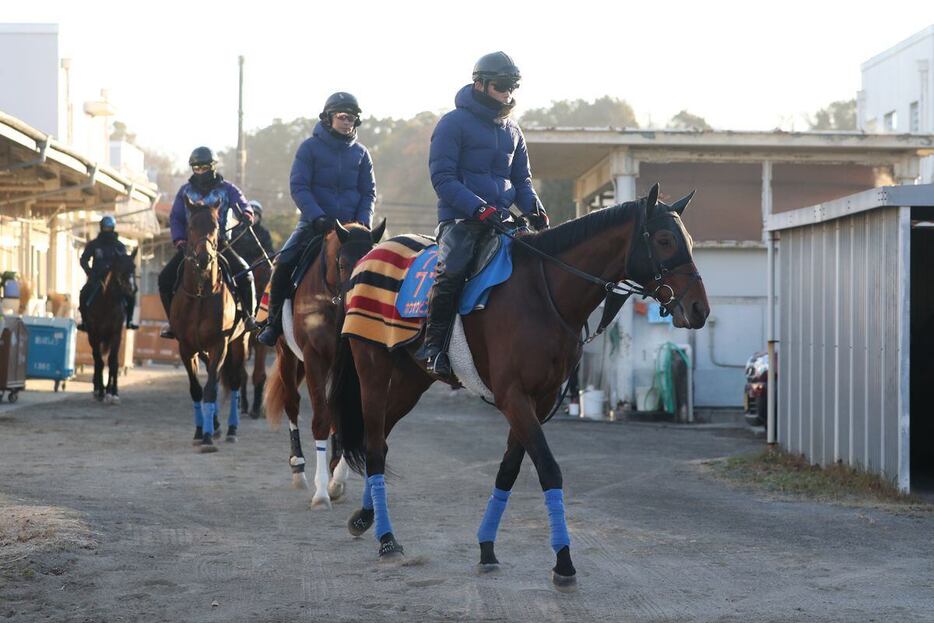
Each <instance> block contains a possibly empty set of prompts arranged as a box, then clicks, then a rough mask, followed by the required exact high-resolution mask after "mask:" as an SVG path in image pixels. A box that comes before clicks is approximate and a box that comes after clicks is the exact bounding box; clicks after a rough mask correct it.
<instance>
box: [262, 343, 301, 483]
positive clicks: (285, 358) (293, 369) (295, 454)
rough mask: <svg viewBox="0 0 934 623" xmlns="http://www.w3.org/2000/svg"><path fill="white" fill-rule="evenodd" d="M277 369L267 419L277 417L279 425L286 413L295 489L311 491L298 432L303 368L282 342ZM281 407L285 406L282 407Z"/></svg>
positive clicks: (290, 463) (290, 462)
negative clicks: (282, 414)
mask: <svg viewBox="0 0 934 623" xmlns="http://www.w3.org/2000/svg"><path fill="white" fill-rule="evenodd" d="M276 352H277V356H276V368H277V370H276V371H275V372H274V373H273V382H272V384H271V386H270V390H269V395H268V396H267V397H266V398H267V400H269V401H270V407H269V409H267V410H266V417H267V418H274V420H275V424H276V425H278V422H279V418H280V417H281V413H282V411H283V410H284V411H285V414H286V415H287V416H288V418H289V445H290V448H291V450H290V452H289V467H290V468H291V470H292V486H293V487H295V488H296V489H308V479H307V478H305V455H304V453H303V452H302V437H301V433H300V432H299V429H298V411H299V407H300V406H301V400H302V397H301V394H299V393H298V382H299V378H300V377H301V374H302V366H301V365H300V362H299V361H298V358H296V357H295V355H294V354H293V353H292V351H291V349H290V348H289V347H288V346H285V345H283V343H282V342H281V341H280V342H279V343H278V345H277V346H276ZM280 405H281V406H280Z"/></svg>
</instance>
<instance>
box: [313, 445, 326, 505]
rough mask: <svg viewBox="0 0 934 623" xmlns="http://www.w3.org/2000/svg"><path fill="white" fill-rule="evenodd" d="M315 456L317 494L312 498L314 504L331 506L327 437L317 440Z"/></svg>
mask: <svg viewBox="0 0 934 623" xmlns="http://www.w3.org/2000/svg"><path fill="white" fill-rule="evenodd" d="M315 456H316V457H317V459H318V460H317V462H316V466H315V495H314V497H313V498H312V499H311V505H312V506H322V505H323V506H326V507H328V508H330V507H331V498H330V496H329V495H328V480H330V473H329V470H328V441H327V439H323V440H320V441H319V440H317V439H316V440H315Z"/></svg>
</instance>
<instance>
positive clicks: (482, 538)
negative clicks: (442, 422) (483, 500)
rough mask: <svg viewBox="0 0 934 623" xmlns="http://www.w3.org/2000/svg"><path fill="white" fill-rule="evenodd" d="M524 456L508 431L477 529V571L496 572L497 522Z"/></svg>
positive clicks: (497, 567)
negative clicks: (478, 554) (478, 549)
mask: <svg viewBox="0 0 934 623" xmlns="http://www.w3.org/2000/svg"><path fill="white" fill-rule="evenodd" d="M524 456H525V449H524V448H523V447H522V445H521V444H520V443H519V440H518V439H517V438H516V436H515V435H513V434H512V432H511V431H510V433H509V437H508V438H507V439H506V452H505V454H503V460H502V462H501V463H500V464H499V471H498V472H497V473H496V485H495V486H494V487H493V493H492V494H491V495H490V499H489V501H488V502H487V505H486V512H485V513H484V514H483V520H482V521H481V522H480V528H479V529H478V530H477V542H478V543H480V564H479V565H477V570H478V571H479V572H480V573H488V572H490V571H496V570H498V569H499V560H497V559H496V553H495V552H494V549H493V544H494V542H495V541H496V533H497V531H498V530H499V521H500V519H501V518H502V517H503V512H504V511H505V510H506V503H507V502H508V501H509V494H510V493H512V486H513V485H514V484H515V483H516V478H518V477H519V469H520V468H521V467H522V458H523V457H524Z"/></svg>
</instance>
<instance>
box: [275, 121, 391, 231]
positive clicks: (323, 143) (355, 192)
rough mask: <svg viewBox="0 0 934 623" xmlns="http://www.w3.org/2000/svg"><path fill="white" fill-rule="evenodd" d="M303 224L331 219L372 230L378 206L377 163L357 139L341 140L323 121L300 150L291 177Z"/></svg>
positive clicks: (296, 154) (293, 164)
mask: <svg viewBox="0 0 934 623" xmlns="http://www.w3.org/2000/svg"><path fill="white" fill-rule="evenodd" d="M289 188H290V190H291V191H292V200H293V201H294V202H295V205H296V206H298V209H299V210H300V211H301V213H302V218H301V220H302V221H305V222H307V223H310V222H312V221H313V220H315V219H316V218H318V217H320V216H330V217H331V218H335V219H337V220H338V221H340V222H341V223H348V222H351V221H356V222H357V223H361V224H362V225H366V226H367V227H369V226H370V223H371V221H372V220H373V204H374V203H375V202H376V180H374V178H373V160H372V159H371V158H370V152H368V151H367V149H366V147H364V146H363V145H361V144H360V143H358V142H357V138H356V136H352V137H347V138H346V139H342V138H338V137H336V136H334V135H333V134H331V132H330V130H329V129H328V128H327V127H325V126H324V125H323V124H322V123H321V122H320V121H319V122H318V124H317V125H315V129H314V132H312V135H311V138H308V139H306V140H305V142H303V143H302V144H301V145H299V147H298V151H297V152H296V153H295V161H294V162H293V163H292V174H291V176H290V177H289Z"/></svg>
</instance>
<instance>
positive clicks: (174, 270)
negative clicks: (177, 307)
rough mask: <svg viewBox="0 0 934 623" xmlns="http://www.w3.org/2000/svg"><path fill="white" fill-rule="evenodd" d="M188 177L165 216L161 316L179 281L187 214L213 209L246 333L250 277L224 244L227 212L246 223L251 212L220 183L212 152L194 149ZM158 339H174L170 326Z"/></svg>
mask: <svg viewBox="0 0 934 623" xmlns="http://www.w3.org/2000/svg"><path fill="white" fill-rule="evenodd" d="M188 164H189V165H190V166H191V171H192V176H191V177H190V178H188V182H187V183H186V184H183V185H182V187H181V188H180V189H179V190H178V194H177V195H175V203H173V204H172V213H171V214H170V215H169V225H170V227H171V230H172V244H174V245H175V248H176V253H175V255H174V256H173V257H172V259H170V260H169V262H168V264H166V265H165V268H163V269H162V272H161V273H159V296H160V297H161V298H162V306H163V307H165V315H166V317H168V316H169V315H170V311H171V309H172V295H173V293H174V291H175V285H176V283H177V282H178V279H179V273H180V271H181V266H182V261H183V260H184V259H185V246H186V244H187V242H188V210H189V209H191V208H192V207H195V206H204V205H208V206H216V207H218V208H220V211H219V224H218V227H219V230H218V247H219V250H220V252H221V254H222V255H223V256H224V259H226V260H227V264H228V265H229V266H230V270H231V272H232V273H234V274H235V275H236V274H239V275H240V277H239V279H237V293H238V295H239V298H240V304H241V306H242V307H243V315H244V319H243V322H244V324H245V325H246V328H247V330H253V329H255V328H256V321H255V320H254V319H253V312H254V310H255V309H256V304H255V301H256V294H255V292H254V290H253V273H252V272H250V271H248V270H247V268H248V267H247V264H246V262H244V261H243V258H241V257H240V256H239V255H237V253H236V252H235V251H234V250H233V249H232V248H231V247H230V245H228V244H227V231H226V225H227V211H228V210H230V209H233V210H235V213H236V214H237V218H238V219H240V221H242V222H243V221H245V222H247V223H252V222H253V209H252V208H251V207H250V206H249V204H248V203H247V201H246V198H245V197H244V196H243V193H242V192H241V191H240V189H239V188H237V187H236V186H234V185H233V184H231V183H230V182H228V181H226V180H224V178H223V177H222V176H221V174H220V173H218V172H217V160H216V159H215V158H214V152H212V151H211V150H210V149H208V148H207V147H197V148H195V150H194V151H192V152H191V156H190V157H189V158H188ZM160 335H161V337H164V338H170V339H174V338H175V333H174V332H173V331H172V329H171V327H170V326H166V327H165V328H163V329H162V333H161V334H160Z"/></svg>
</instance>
